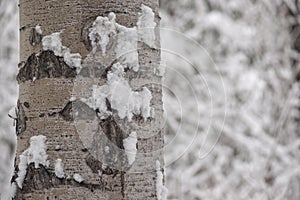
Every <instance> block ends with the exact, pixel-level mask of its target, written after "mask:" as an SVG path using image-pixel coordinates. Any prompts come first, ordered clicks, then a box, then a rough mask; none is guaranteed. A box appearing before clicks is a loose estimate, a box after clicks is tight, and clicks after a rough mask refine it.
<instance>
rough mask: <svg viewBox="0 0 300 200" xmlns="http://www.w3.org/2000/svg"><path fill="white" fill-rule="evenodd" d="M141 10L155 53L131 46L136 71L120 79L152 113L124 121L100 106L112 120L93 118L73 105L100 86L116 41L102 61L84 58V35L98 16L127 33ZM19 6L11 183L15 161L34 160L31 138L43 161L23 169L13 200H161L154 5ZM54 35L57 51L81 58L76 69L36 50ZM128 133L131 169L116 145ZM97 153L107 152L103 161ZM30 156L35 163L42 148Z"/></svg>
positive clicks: (56, 2)
mask: <svg viewBox="0 0 300 200" xmlns="http://www.w3.org/2000/svg"><path fill="white" fill-rule="evenodd" d="M142 5H145V6H147V7H149V8H151V9H152V10H153V12H154V14H155V23H156V24H157V26H156V28H155V36H156V40H155V43H156V47H155V48H153V47H150V46H149V45H147V44H145V42H143V41H138V50H137V52H138V63H139V70H138V71H134V70H132V69H131V68H127V69H125V72H124V74H125V75H124V77H125V79H126V81H128V83H129V85H130V86H131V88H132V90H133V91H137V92H139V91H141V90H142V88H143V87H147V88H148V89H149V90H150V92H151V95H152V98H151V102H150V106H151V109H153V110H155V112H153V113H152V115H151V117H146V118H145V117H143V116H141V114H134V115H133V117H132V120H131V121H130V120H128V118H126V117H125V118H122V117H120V116H119V115H118V111H116V110H115V109H113V108H111V104H112V102H110V100H109V99H106V109H107V110H108V111H110V112H111V113H112V114H111V115H110V116H109V117H106V118H100V117H99V115H98V113H99V110H97V109H94V108H92V107H91V106H89V105H88V104H87V103H85V102H84V101H81V99H82V98H88V97H89V96H91V92H92V88H93V86H94V85H98V86H99V85H100V86H101V85H105V84H107V81H108V80H107V79H108V73H109V72H110V70H111V69H112V67H113V64H116V62H118V58H116V55H115V53H113V51H112V50H111V49H113V48H115V46H116V44H115V43H116V42H115V40H114V38H112V39H111V38H110V43H109V44H108V45H107V52H106V56H103V52H102V53H99V52H96V53H95V52H94V53H92V47H91V40H90V38H89V35H88V34H89V31H90V30H91V27H92V25H93V22H94V21H95V20H96V18H97V17H98V16H101V17H107V16H109V13H111V12H113V13H115V15H116V23H118V24H120V25H122V26H124V27H134V26H136V24H137V22H138V17H139V15H140V14H139V13H141V12H142V10H141V7H142ZM19 7H20V61H21V62H20V66H19V67H20V69H19V74H18V77H17V79H18V82H19V100H18V118H17V128H16V129H17V130H16V132H17V135H18V148H17V156H16V164H15V176H14V177H13V181H16V180H17V179H18V177H19V179H20V176H21V172H20V171H21V170H24V163H23V164H22V163H21V164H20V162H23V161H24V160H23V161H21V160H22V156H23V157H24V155H27V156H28V158H26V159H27V161H28V160H30V159H31V158H32V157H30V156H33V154H34V153H32V152H31V150H30V148H34V147H33V146H34V144H35V143H33V137H34V136H45V138H46V141H45V144H46V150H45V153H46V155H47V157H46V160H47V162H44V164H43V163H41V162H40V163H38V165H37V166H35V164H36V163H35V161H33V162H30V161H28V162H27V163H26V166H25V168H26V170H25V173H26V174H25V176H24V180H23V181H21V182H22V186H19V184H16V186H17V190H16V195H15V197H14V199H28V200H29V199H64V200H67V199H97V200H100V199H115V200H120V199H124V200H125V199H161V197H160V196H161V195H160V194H158V193H157V183H158V182H159V181H158V180H157V179H158V177H157V174H158V171H157V170H159V172H163V169H162V167H160V166H163V156H162V155H163V154H162V151H161V150H162V148H163V128H162V126H163V124H162V123H163V120H162V116H163V109H162V86H161V77H159V76H157V75H155V73H154V69H155V68H156V67H157V66H159V64H160V49H159V46H160V45H159V30H158V25H159V19H160V17H159V15H158V2H157V0H149V1H145V0H136V1H129V0H106V1H104V0H93V1H92V0H76V1H67V0H46V1H42V0H20V5H19ZM37 25H39V26H40V27H41V29H42V33H41V32H40V31H39V30H38V29H37V28H36V26H37ZM55 32H60V37H61V39H62V44H63V46H65V47H67V48H69V50H70V52H71V53H79V54H80V55H81V70H78V69H76V68H74V67H72V66H69V64H67V62H66V60H65V59H64V57H63V56H62V55H57V54H56V53H55V52H54V51H51V50H45V49H44V48H43V44H42V38H43V37H45V36H47V35H51V34H52V33H55ZM98 51H100V50H98ZM117 92H122V91H117ZM74 96H76V97H80V98H74V99H73V97H74ZM75 113H76V114H75ZM78 113H79V114H78ZM132 132H136V134H137V142H136V149H137V154H136V156H135V160H134V162H133V163H131V162H130V159H129V157H126V152H125V144H124V140H125V139H126V138H129V137H130V135H131V133H132ZM31 142H32V143H31ZM105 148H108V149H109V150H110V151H112V152H110V153H109V154H108V155H106V154H105V152H106V150H105ZM38 151H39V155H38V156H41V155H40V154H42V153H43V151H42V149H38ZM24 152H27V154H24ZM28 152H29V153H28ZM30 152H31V153H30ZM41 152H42V153H41ZM33 157H34V156H33ZM44 158H45V157H44ZM58 160H61V163H62V165H63V171H64V175H62V176H59V175H58V174H57V172H56V163H57V162H58ZM157 162H159V163H161V164H160V165H157ZM46 163H47V164H46ZM104 164H105V166H104ZM157 166H159V169H157ZM76 175H80V179H82V180H78V178H76Z"/></svg>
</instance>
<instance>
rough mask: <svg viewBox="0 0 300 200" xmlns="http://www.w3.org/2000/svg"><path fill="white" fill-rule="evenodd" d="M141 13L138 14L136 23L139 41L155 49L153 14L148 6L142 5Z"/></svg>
mask: <svg viewBox="0 0 300 200" xmlns="http://www.w3.org/2000/svg"><path fill="white" fill-rule="evenodd" d="M141 9H142V13H140V14H139V19H138V22H137V27H138V36H139V40H140V41H142V42H144V43H146V44H147V45H148V46H149V47H152V48H155V47H156V46H155V31H154V28H155V26H156V23H155V22H154V16H155V15H154V12H153V11H152V9H151V8H149V7H148V6H145V5H142V7H141Z"/></svg>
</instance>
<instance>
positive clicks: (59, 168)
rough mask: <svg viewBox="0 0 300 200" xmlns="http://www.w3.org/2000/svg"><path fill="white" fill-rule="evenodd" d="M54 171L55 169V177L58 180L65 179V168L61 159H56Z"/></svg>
mask: <svg viewBox="0 0 300 200" xmlns="http://www.w3.org/2000/svg"><path fill="white" fill-rule="evenodd" d="M54 169H55V175H56V176H57V177H58V178H64V177H65V173H64V169H63V166H62V160H61V159H60V158H58V159H56V161H55V167H54Z"/></svg>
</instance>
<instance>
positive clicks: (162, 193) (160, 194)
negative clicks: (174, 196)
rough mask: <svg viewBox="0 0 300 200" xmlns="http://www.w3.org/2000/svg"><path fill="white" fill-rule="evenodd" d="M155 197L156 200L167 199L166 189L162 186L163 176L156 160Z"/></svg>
mask: <svg viewBox="0 0 300 200" xmlns="http://www.w3.org/2000/svg"><path fill="white" fill-rule="evenodd" d="M156 176H157V177H156V178H157V179H156V196H157V200H166V199H167V194H168V189H167V188H166V187H165V186H164V183H163V178H164V175H163V173H162V172H161V169H160V162H159V161H158V160H157V161H156Z"/></svg>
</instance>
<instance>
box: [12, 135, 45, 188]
mask: <svg viewBox="0 0 300 200" xmlns="http://www.w3.org/2000/svg"><path fill="white" fill-rule="evenodd" d="M45 142H46V137H45V136H43V135H38V136H33V137H31V138H30V146H29V148H28V149H26V150H25V151H24V152H23V153H22V154H21V155H20V163H19V171H18V178H17V179H16V182H17V184H18V186H19V187H20V188H22V184H23V181H24V179H25V176H26V173H27V167H28V165H29V164H31V163H34V167H35V168H36V169H37V168H39V165H43V166H46V167H48V166H49V161H47V157H48V155H47V153H46V150H47V146H46V144H45Z"/></svg>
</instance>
